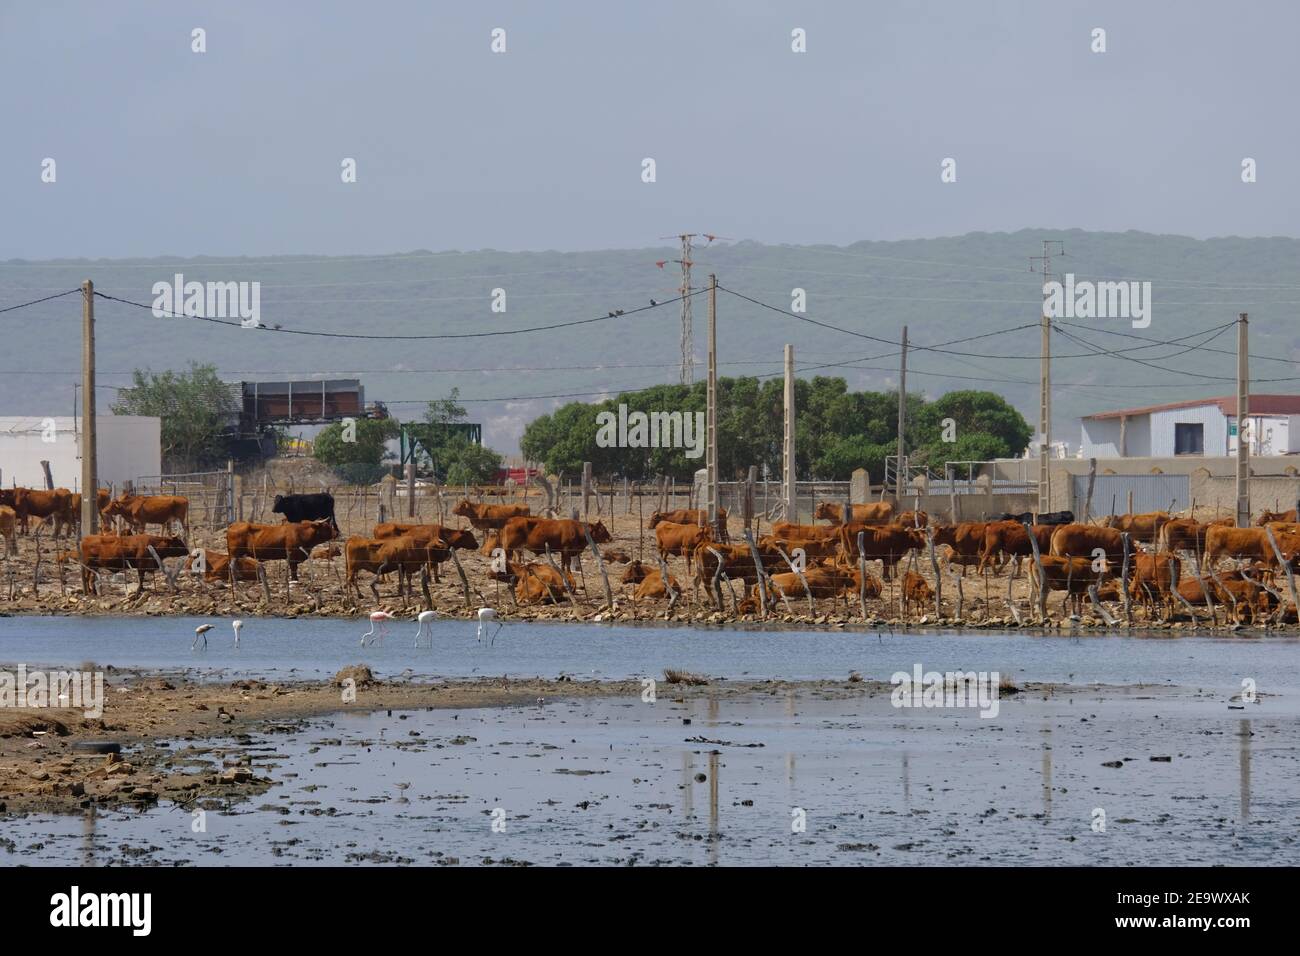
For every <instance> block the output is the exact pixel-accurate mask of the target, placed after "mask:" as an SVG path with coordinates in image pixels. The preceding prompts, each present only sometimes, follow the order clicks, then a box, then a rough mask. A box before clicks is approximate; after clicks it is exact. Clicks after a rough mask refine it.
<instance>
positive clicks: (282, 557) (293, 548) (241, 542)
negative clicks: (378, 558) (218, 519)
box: [226, 518, 334, 581]
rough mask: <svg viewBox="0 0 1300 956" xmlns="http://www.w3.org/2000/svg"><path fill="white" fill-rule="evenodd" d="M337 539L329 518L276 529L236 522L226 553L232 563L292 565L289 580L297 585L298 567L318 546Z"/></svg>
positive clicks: (227, 534)
mask: <svg viewBox="0 0 1300 956" xmlns="http://www.w3.org/2000/svg"><path fill="white" fill-rule="evenodd" d="M333 539H334V528H333V527H332V526H331V525H330V519H329V518H321V519H319V520H317V521H292V522H285V523H284V524H274V525H273V524H253V523H252V522H251V521H236V522H235V523H234V524H232V525H231V526H230V527H228V528H227V529H226V551H227V552H228V553H229V554H230V557H231V558H232V559H239V558H241V557H244V556H248V557H251V558H253V559H254V560H255V561H288V562H289V578H290V580H292V581H297V580H298V565H299V564H300V563H302V562H303V561H305V560H306V559H307V558H308V557H310V556H311V552H312V549H313V548H315V547H316V545H318V544H324V543H325V542H327V541H332V540H333Z"/></svg>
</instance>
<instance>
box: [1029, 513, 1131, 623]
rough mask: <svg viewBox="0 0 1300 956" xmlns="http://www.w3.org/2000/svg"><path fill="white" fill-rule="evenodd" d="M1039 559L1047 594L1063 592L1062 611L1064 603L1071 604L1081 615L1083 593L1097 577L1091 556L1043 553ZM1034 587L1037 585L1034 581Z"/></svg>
mask: <svg viewBox="0 0 1300 956" xmlns="http://www.w3.org/2000/svg"><path fill="white" fill-rule="evenodd" d="M1048 527H1050V526H1048ZM1039 560H1041V561H1042V563H1043V577H1044V578H1045V579H1046V581H1047V592H1048V594H1049V596H1050V594H1051V592H1053V591H1064V592H1065V599H1064V600H1063V601H1062V602H1061V611H1062V613H1064V612H1065V609H1066V605H1073V608H1074V613H1075V614H1078V615H1082V614H1083V598H1084V595H1086V594H1087V593H1088V588H1090V587H1091V586H1092V585H1094V584H1096V583H1097V578H1098V574H1097V572H1096V571H1094V570H1093V569H1092V558H1086V557H1077V556H1073V557H1068V558H1067V557H1063V556H1061V555H1056V554H1044V555H1041V556H1040V558H1039ZM1037 577H1038V576H1037V574H1035V575H1033V577H1032V578H1031V580H1033V581H1035V582H1036V581H1037ZM1034 587H1035V588H1036V587H1037V584H1036V583H1035V585H1034ZM1116 597H1118V593H1117V594H1116ZM1044 606H1046V602H1044Z"/></svg>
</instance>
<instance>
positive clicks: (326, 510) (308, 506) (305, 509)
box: [271, 492, 340, 534]
mask: <svg viewBox="0 0 1300 956" xmlns="http://www.w3.org/2000/svg"><path fill="white" fill-rule="evenodd" d="M271 511H272V513H273V514H278V515H284V520H285V521H286V522H290V521H320V520H321V519H322V518H329V519H330V524H332V525H333V526H334V532H335V534H339V533H340V532H339V524H338V522H337V521H335V520H334V496H333V495H331V494H326V493H325V492H320V493H319V494H315V495H276V496H275V506H274V507H273V508H272V509H271Z"/></svg>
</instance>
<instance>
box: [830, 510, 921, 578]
mask: <svg viewBox="0 0 1300 956" xmlns="http://www.w3.org/2000/svg"><path fill="white" fill-rule="evenodd" d="M859 532H861V533H862V534H863V542H862V543H863V548H864V552H863V553H864V555H865V557H866V559H867V560H868V561H877V560H878V561H879V562H880V569H881V577H883V578H884V579H885V580H886V581H888V580H890V579H891V577H892V576H893V570H894V567H895V566H896V565H897V564H898V562H899V561H901V560H902V559H903V558H905V557H906V556H907V552H909V551H912V550H914V549H919V548H924V547H925V546H926V538H925V534H924V533H923V532H922V531H920V530H918V529H916V528H904V527H902V526H901V525H884V526H880V525H865V524H859V523H857V522H851V523H849V524H846V525H840V550H841V551H842V552H843V554H844V556H845V558H846V559H848V560H850V561H856V560H857V557H858V534H859Z"/></svg>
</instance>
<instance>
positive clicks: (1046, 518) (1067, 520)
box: [1038, 511, 1074, 524]
mask: <svg viewBox="0 0 1300 956" xmlns="http://www.w3.org/2000/svg"><path fill="white" fill-rule="evenodd" d="M1038 523H1039V524H1074V512H1073V511H1048V512H1046V513H1045V514H1041V515H1039V516H1038Z"/></svg>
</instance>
